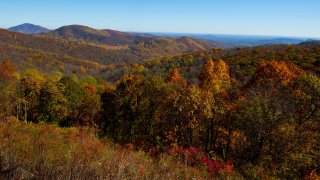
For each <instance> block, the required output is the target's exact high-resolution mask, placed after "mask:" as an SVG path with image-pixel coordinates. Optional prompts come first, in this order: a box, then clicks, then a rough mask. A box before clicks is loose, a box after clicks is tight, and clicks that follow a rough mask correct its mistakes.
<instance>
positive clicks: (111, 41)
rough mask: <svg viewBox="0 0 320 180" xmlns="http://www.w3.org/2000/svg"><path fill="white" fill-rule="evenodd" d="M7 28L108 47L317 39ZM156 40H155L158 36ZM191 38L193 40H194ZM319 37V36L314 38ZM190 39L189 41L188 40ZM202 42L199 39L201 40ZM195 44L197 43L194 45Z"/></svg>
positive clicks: (27, 26)
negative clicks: (181, 41)
mask: <svg viewBox="0 0 320 180" xmlns="http://www.w3.org/2000/svg"><path fill="white" fill-rule="evenodd" d="M8 30H10V31H13V32H20V33H25V34H47V35H48V36H51V37H62V38H64V39H67V40H82V41H84V42H91V43H92V42H95V43H100V44H105V45H111V46H123V45H128V44H133V43H135V42H137V41H144V40H147V41H149V40H150V38H151V39H154V38H159V37H161V38H162V40H164V39H163V38H164V37H168V38H175V39H179V38H182V37H188V38H193V39H194V40H205V41H206V43H207V44H208V43H209V44H210V43H211V44H215V45H218V46H223V47H225V48H233V47H240V46H260V45H275V44H300V43H303V42H304V41H309V40H317V39H310V38H298V37H277V36H256V35H219V34H183V33H138V32H137V33H128V32H120V31H115V30H109V29H103V30H97V29H93V28H90V27H86V26H82V25H69V26H63V27H60V28H58V29H55V30H52V31H50V30H49V29H47V28H44V27H41V26H38V25H33V24H29V23H25V24H21V25H18V26H15V27H11V28H9V29H8ZM158 40H159V39H158ZM194 40H193V41H194ZM318 40H319V39H318ZM189 42H190V41H189ZM202 42H203V41H202ZM196 46H198V45H196Z"/></svg>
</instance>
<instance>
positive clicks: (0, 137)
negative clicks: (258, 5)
mask: <svg viewBox="0 0 320 180" xmlns="http://www.w3.org/2000/svg"><path fill="white" fill-rule="evenodd" d="M80 30H81V33H80V34H78V36H71V35H70V33H71V34H72V33H74V32H75V30H74V29H73V28H71V29H60V31H59V32H52V33H51V34H50V35H46V34H41V35H25V34H19V33H12V32H7V31H5V30H1V31H0V60H1V64H0V120H1V126H0V173H1V174H4V175H3V176H4V177H11V178H18V177H25V178H44V177H51V178H71V179H77V178H80V177H84V176H87V177H89V176H90V177H93V178H110V179H112V178H125V177H128V176H129V177H132V178H133V179H140V178H153V177H157V178H159V179H163V178H169V179H172V178H173V179H181V178H183V179H189V178H190V179H191V178H202V179H208V178H215V177H216V178H241V177H242V178H246V179H254V178H266V179H268V178H280V179H295V178H299V179H301V178H310V179H312V178H317V177H318V176H317V174H319V172H320V128H319V127H320V79H319V73H320V46H319V44H317V43H314V42H309V43H307V42H306V43H303V44H300V45H272V46H258V47H239V48H233V49H223V48H221V47H217V46H215V45H213V44H212V43H209V42H203V41H199V40H193V39H190V38H186V37H184V38H180V39H173V38H150V37H148V38H146V37H144V38H143V40H141V39H135V36H133V35H131V36H128V35H126V36H124V37H126V38H127V39H123V41H121V43H120V44H114V42H105V41H98V40H97V39H99V37H100V36H103V37H104V36H121V35H122V34H121V33H120V32H112V31H111V32H110V31H107V30H105V31H103V32H101V31H99V32H96V31H94V30H92V29H87V28H86V27H81V29H80ZM62 31H63V32H64V33H62ZM76 32H78V31H76ZM83 33H90V35H91V36H85V37H86V39H85V40H83V39H82V40H79V38H80V39H81V38H83V37H82V36H83ZM112 33H115V34H112ZM62 35H63V36H68V38H66V37H58V36H62ZM52 36H53V37H52ZM111 40H112V39H111ZM128 42H129V43H132V44H129V45H128V44H127V43H128ZM102 43H105V44H104V45H102ZM108 43H110V44H108ZM123 44H126V45H128V46H126V47H120V46H123ZM109 45H110V46H112V47H108V46H109ZM163 47H165V48H166V49H163ZM159 49H162V50H159ZM189 51H192V52H189ZM144 53H145V54H144ZM105 57H107V58H105ZM130 58H132V60H130ZM119 156H121V158H118V157H119ZM119 161H120V162H119ZM115 162H119V163H118V164H115ZM0 177H2V175H1V176H0Z"/></svg>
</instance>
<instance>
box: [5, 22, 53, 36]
mask: <svg viewBox="0 0 320 180" xmlns="http://www.w3.org/2000/svg"><path fill="white" fill-rule="evenodd" d="M8 30H10V31H13V32H20V33H24V34H41V33H47V32H49V31H50V30H49V29H47V28H44V27H42V26H39V25H34V24H30V23H24V24H21V25H18V26H14V27H11V28H9V29H8Z"/></svg>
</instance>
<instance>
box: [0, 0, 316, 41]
mask: <svg viewBox="0 0 320 180" xmlns="http://www.w3.org/2000/svg"><path fill="white" fill-rule="evenodd" d="M25 22H29V23H34V24H38V25H42V26H44V27H47V28H50V29H54V28H57V27H60V26H63V25H70V24H82V25H87V26H90V27H93V28H98V29H106V28H108V29H116V30H122V31H136V32H179V33H182V32H185V33H212V34H254V35H285V36H304V37H320V0H86V1H85V0H0V27H1V28H8V27H10V26H14V25H18V24H21V23H25Z"/></svg>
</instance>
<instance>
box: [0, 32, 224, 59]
mask: <svg viewBox="0 0 320 180" xmlns="http://www.w3.org/2000/svg"><path fill="white" fill-rule="evenodd" d="M76 27H77V28H76V29H78V30H75V29H74V28H73V31H71V32H72V33H71V34H74V33H73V32H74V31H76V32H78V31H80V32H81V33H80V35H81V36H80V35H72V37H82V38H86V37H90V41H89V40H88V38H87V39H86V40H85V39H81V38H80V39H79V38H76V39H75V38H65V37H63V36H52V35H51V34H50V33H49V34H41V35H27V34H22V33H15V32H10V31H7V30H0V42H1V43H5V44H8V45H13V46H19V47H23V48H29V49H33V50H39V51H42V52H45V53H55V54H59V55H66V56H70V57H73V58H79V59H86V60H89V61H94V62H97V63H100V64H110V63H118V62H128V61H130V62H141V61H143V60H146V59H149V58H151V57H165V56H168V55H175V54H180V53H185V52H189V51H198V50H209V49H211V48H214V47H216V46H218V44H214V43H210V42H207V41H201V40H195V39H191V38H186V37H185V38H180V39H175V38H150V37H148V38H147V37H144V38H142V37H141V39H140V40H133V39H135V38H134V37H139V36H135V35H131V34H130V33H121V32H116V31H110V32H109V33H107V31H99V30H96V31H94V30H92V29H90V33H88V31H89V30H88V29H86V28H85V30H86V31H85V30H83V27H82V26H76ZM66 34H69V35H70V33H67V32H66ZM92 34H94V35H92ZM115 34H118V35H119V36H121V37H123V38H119V41H118V42H117V43H110V44H109V45H108V44H103V43H100V42H99V40H101V42H109V38H108V36H110V37H113V39H111V41H116V39H118V37H115ZM121 34H122V35H121ZM69 35H68V36H69ZM91 35H92V36H91ZM126 37H128V40H124V39H126ZM130 38H132V39H131V40H130ZM121 39H122V40H121ZM111 41H110V42H111ZM126 43H129V44H126ZM115 44H119V45H117V46H116V45H115ZM120 44H122V45H120ZM3 55H4V54H3Z"/></svg>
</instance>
